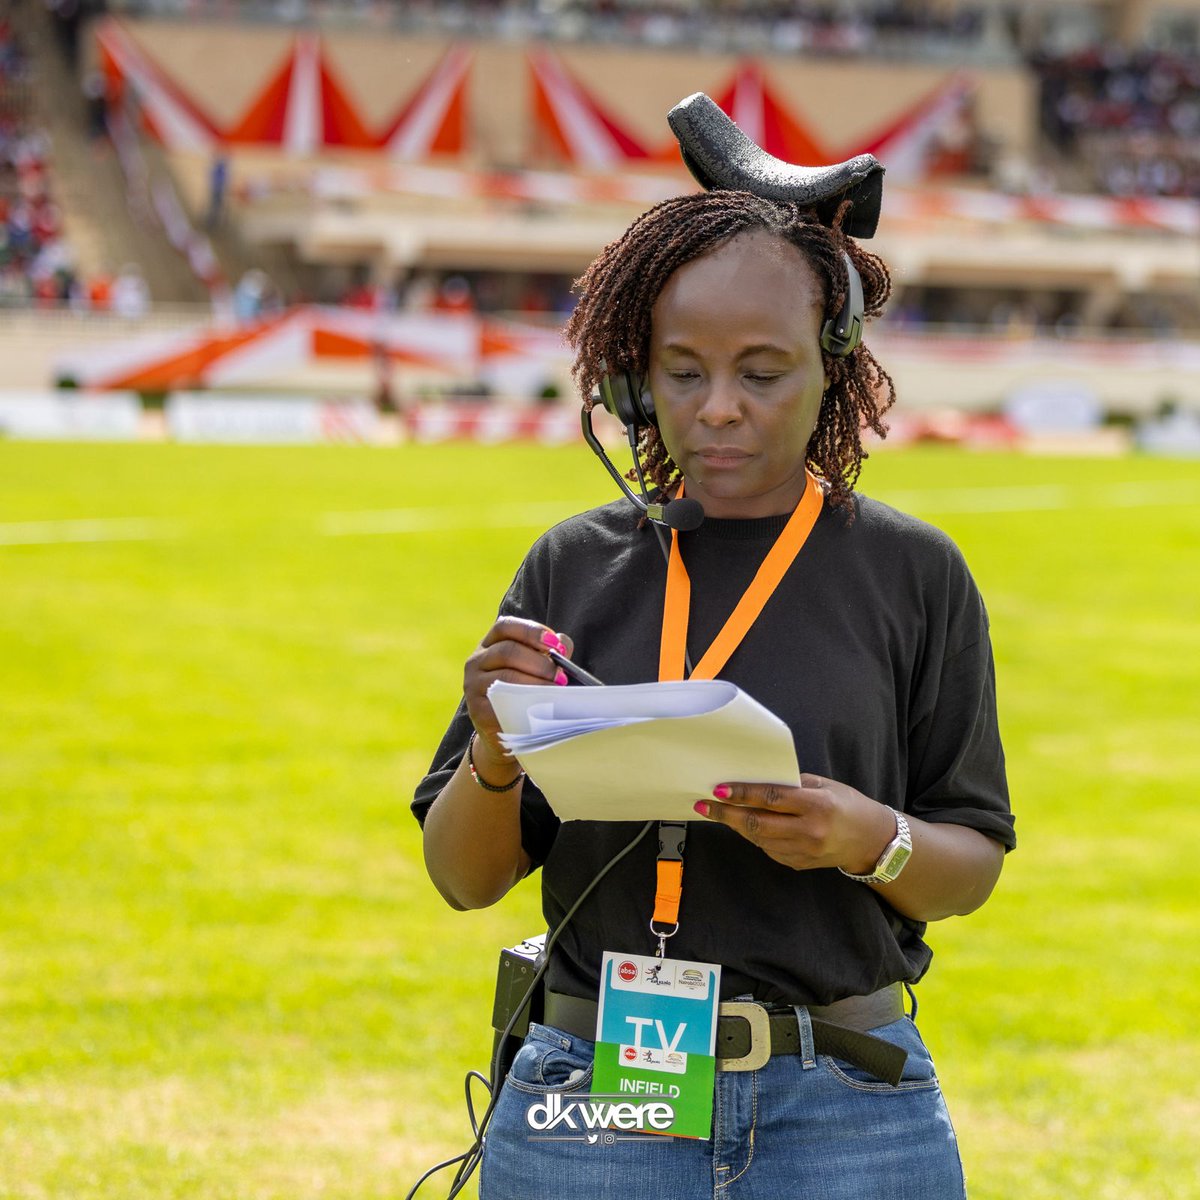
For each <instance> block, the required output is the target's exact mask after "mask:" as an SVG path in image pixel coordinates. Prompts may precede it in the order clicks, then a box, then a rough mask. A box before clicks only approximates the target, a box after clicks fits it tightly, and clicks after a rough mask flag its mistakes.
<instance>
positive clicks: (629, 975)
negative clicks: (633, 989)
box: [617, 962, 638, 983]
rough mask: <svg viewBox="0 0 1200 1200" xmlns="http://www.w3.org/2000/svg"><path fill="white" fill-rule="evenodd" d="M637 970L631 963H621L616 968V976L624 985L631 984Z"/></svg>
mask: <svg viewBox="0 0 1200 1200" xmlns="http://www.w3.org/2000/svg"><path fill="white" fill-rule="evenodd" d="M637 973H638V969H637V967H636V966H635V965H634V964H633V963H631V962H623V963H621V964H620V965H619V966H618V967H617V974H618V975H620V977H621V978H622V979H623V980H625V982H626V983H632V982H633V981H634V980H635V979H636V978H637Z"/></svg>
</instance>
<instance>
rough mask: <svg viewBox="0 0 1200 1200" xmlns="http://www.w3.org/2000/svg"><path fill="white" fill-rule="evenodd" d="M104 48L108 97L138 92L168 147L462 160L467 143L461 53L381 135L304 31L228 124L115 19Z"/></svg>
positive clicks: (102, 30)
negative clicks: (188, 91)
mask: <svg viewBox="0 0 1200 1200" xmlns="http://www.w3.org/2000/svg"><path fill="white" fill-rule="evenodd" d="M96 41H97V45H98V47H99V51H100V61H101V63H102V65H103V68H104V71H105V73H106V75H107V77H108V80H109V89H110V95H120V94H121V93H122V91H123V90H124V89H126V88H128V89H130V90H132V92H133V93H134V94H135V96H136V97H137V100H138V105H139V107H140V109H141V112H142V116H143V119H144V121H145V123H146V125H147V127H148V128H149V130H150V131H151V133H153V135H154V136H155V137H156V138H158V140H159V141H161V142H162V143H163V145H164V146H166V147H167V149H169V150H178V151H185V152H191V153H209V152H211V151H212V150H213V149H214V147H216V146H218V145H256V146H278V147H279V148H280V149H282V150H283V151H285V152H286V153H289V154H293V155H301V156H308V155H313V154H317V153H320V152H321V151H322V150H325V149H330V148H343V149H360V150H382V151H384V152H386V153H387V154H389V155H391V156H392V157H395V158H399V159H403V160H416V159H423V158H427V157H429V156H430V155H432V154H459V153H461V152H462V151H463V149H464V148H465V146H466V120H465V111H466V105H465V92H466V87H467V83H468V75H469V68H470V63H471V55H470V52H469V51H467V50H465V49H464V48H462V47H459V46H452V47H451V48H450V49H449V50H448V51H447V52H446V54H445V55H444V56H443V58H442V59H441V61H440V62H438V63H437V64H436V65H435V66H434V68H433V70H432V71H431V72H430V73H429V74H428V75H427V76H426V77H425V78H424V79H422V80H419V81H418V82H417V85H416V87H415V88H414V90H413V91H412V93H411V94H410V95H409V97H408V98H407V99H406V100H405V102H404V103H403V104H402V105H401V106H400V108H399V110H398V111H396V112H395V113H394V114H393V115H392V116H390V117H389V118H388V119H387V120H385V121H384V122H383V124H382V126H381V127H379V128H377V129H374V130H373V129H371V128H370V127H369V124H368V122H367V121H366V119H365V118H364V117H363V116H362V114H361V113H360V112H359V110H358V107H357V106H356V105H355V103H354V101H353V99H352V98H351V96H350V94H349V93H348V91H347V90H346V88H345V87H344V86H343V84H342V82H341V80H340V79H339V78H338V75H337V72H336V71H335V70H334V67H333V65H332V63H331V62H330V60H329V56H328V55H327V54H326V52H325V46H324V41H323V39H322V38H321V36H320V35H319V34H314V33H300V34H297V36H296V37H295V38H294V39H293V40H292V42H291V44H290V45H289V47H288V49H287V52H286V54H285V56H284V58H283V61H282V62H281V63H280V64H279V65H278V67H277V68H276V69H275V70H274V71H273V72H272V73H271V74H270V75H269V76H268V77H267V79H266V81H265V82H264V83H263V85H262V86H261V87H260V88H259V89H258V91H257V92H256V93H255V94H254V96H253V97H252V98H251V100H250V102H249V103H248V104H247V105H246V107H245V109H244V110H243V111H242V112H241V113H240V114H239V115H238V116H237V117H236V118H235V119H234V120H232V121H230V122H227V123H224V124H222V123H220V122H218V121H216V120H215V119H214V118H213V117H212V116H211V115H210V114H208V113H207V112H205V111H204V107H203V106H202V105H201V104H200V103H199V102H197V101H196V100H195V99H193V98H191V97H189V96H188V95H187V94H186V92H185V90H184V89H183V87H182V85H180V84H179V83H178V82H176V81H174V80H172V79H171V77H170V76H169V74H168V73H167V71H166V70H165V69H164V68H163V67H162V66H161V65H159V64H158V63H156V62H155V61H154V59H153V58H152V56H151V55H150V54H149V53H148V52H147V51H146V50H145V49H144V48H143V47H142V46H140V45H139V44H138V42H137V41H136V40H135V39H134V37H133V36H132V34H131V33H130V32H129V29H128V27H127V26H126V25H124V24H123V23H122V22H121V21H119V20H118V19H117V18H115V17H106V18H104V19H103V20H101V21H99V22H98V23H97V25H96Z"/></svg>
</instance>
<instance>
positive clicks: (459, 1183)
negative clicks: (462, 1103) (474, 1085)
mask: <svg viewBox="0 0 1200 1200" xmlns="http://www.w3.org/2000/svg"><path fill="white" fill-rule="evenodd" d="M654 825H655V822H654V821H647V822H646V823H645V825H643V826H642V828H641V829H640V830H639V831H638V833H637V834H636V835H635V836H634V837H633V839H632V840H631V841H630V842H629V843H628V845H626V846H625V847H623V848H622V849H621V850H618V851H617V853H616V854H614V855H613V856H612V858H610V859H609V860H608V862H606V863H605V864H604V866H603V867H601V868H600V870H599V871H598V872H597V874H596V876H595V878H594V879H593V880H592V881H591V883H589V884H588V885H587V887H586V888H584V889H583V891H582V892H580V894H579V897H578V898H577V899H576V901H575V903H574V904H572V905H571V907H570V908H569V909H568V910H567V913H566V915H565V916H564V917H563V919H562V920H561V921H559V923H558V926H557V927H556V928H555V930H554V931H553V933H551V934H550V936H549V937H548V938H547V939H546V947H545V949H544V950H543V951H542V962H541V965H540V966H539V967H538V969H537V970H536V971H535V972H534V975H533V978H532V979H531V980H530V981H529V986H528V987H527V988H526V989H525V994H524V995H523V996H522V997H521V999H520V1001H519V1002H518V1003H517V1004H516V1005H515V1006H514V1008H513V1013H512V1016H511V1017H509V1019H508V1024H507V1025H505V1027H504V1032H503V1033H501V1035H500V1037H499V1039H498V1040H497V1042H496V1050H495V1053H494V1054H493V1055H492V1061H491V1070H490V1074H491V1077H492V1082H491V1085H490V1086H489V1089H488V1090H489V1092H490V1093H491V1095H490V1099H489V1100H488V1106H487V1108H486V1109H484V1112H483V1116H482V1117H481V1118H480V1119H479V1123H478V1125H476V1124H475V1111H474V1106H473V1104H472V1101H471V1095H470V1088H471V1078H472V1077H473V1076H475V1077H478V1078H480V1079H483V1075H482V1073H481V1072H479V1071H469V1072H468V1073H467V1081H466V1086H467V1113H468V1115H469V1118H470V1121H471V1129H472V1132H473V1133H474V1134H475V1141H474V1142H473V1143H472V1144H471V1146H470V1147H469V1148H468V1149H466V1150H465V1151H463V1153H462V1154H456V1155H455V1156H454V1157H453V1158H448V1159H446V1161H445V1162H440V1163H438V1165H437V1166H436V1167H430V1169H429V1170H428V1171H426V1172H425V1174H424V1175H422V1176H421V1178H420V1179H418V1180H417V1182H416V1183H415V1184H413V1186H412V1188H411V1190H410V1191H409V1192H408V1193H407V1194H406V1195H405V1197H404V1200H413V1197H414V1196H415V1195H416V1194H417V1190H418V1189H419V1188H420V1186H421V1185H422V1184H423V1183H424V1182H425V1180H427V1179H428V1178H429V1177H430V1176H432V1175H436V1174H437V1172H438V1171H442V1170H444V1169H445V1168H446V1167H452V1166H453V1165H454V1164H455V1163H459V1164H460V1166H459V1168H458V1170H457V1171H456V1172H455V1174H454V1180H453V1182H452V1183H451V1185H450V1191H449V1192H448V1193H447V1194H446V1200H453V1197H455V1196H457V1195H458V1193H459V1192H461V1191H462V1189H463V1188H464V1187H466V1185H467V1181H468V1180H469V1179H470V1178H471V1176H472V1175H473V1174H474V1173H475V1168H476V1167H478V1166H479V1163H480V1161H481V1160H482V1158H483V1139H484V1136H485V1134H486V1133H487V1127H488V1123H489V1122H490V1121H491V1119H492V1113H493V1112H495V1110H496V1104H497V1102H498V1101H499V1099H500V1089H501V1087H502V1086H503V1082H504V1081H503V1080H501V1079H497V1078H496V1077H497V1075H498V1074H499V1072H500V1059H501V1055H502V1054H503V1053H504V1046H505V1044H506V1043H507V1042H508V1039H509V1038H510V1037H511V1036H512V1031H513V1028H514V1027H515V1026H516V1023H517V1018H518V1017H520V1015H521V1013H522V1011H523V1010H524V1008H525V1005H526V1004H528V1003H529V998H530V997H531V996H532V995H533V993H534V991H535V989H536V988H537V987H538V985H539V984H540V983H541V982H542V979H543V978H544V977H545V974H546V971H547V969H548V968H549V966H550V954H551V952H552V951H553V949H554V947H555V945H556V944H557V942H558V939H559V937H561V936H562V933H563V931H564V930H565V929H566V927H567V926H568V925H569V924H570V922H571V919H572V918H573V917H574V916H575V914H576V913H577V912H578V911H579V908H580V906H581V905H582V904H583V902H584V901H585V900H586V899H587V898H588V897H589V896H590V895H591V894H592V892H594V891H595V890H596V888H597V887H598V886H599V885H600V882H601V881H602V880H603V879H604V878H605V876H606V875H608V873H609V872H610V871H611V870H612V869H613V868H614V867H615V866H616V865H617V864H618V863H619V862H620V861H621V860H622V859H623V858H624V857H625V856H626V855H627V854H630V853H632V851H633V850H634V848H635V847H636V846H637V845H638V844H639V843H640V842H641V841H642V839H643V838H644V837H645V836H646V835H647V834H648V833H649V832H650V830H651V828H652V827H653V826H654ZM485 1082H487V1081H486V1080H485Z"/></svg>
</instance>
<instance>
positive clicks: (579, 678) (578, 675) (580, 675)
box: [546, 650, 604, 687]
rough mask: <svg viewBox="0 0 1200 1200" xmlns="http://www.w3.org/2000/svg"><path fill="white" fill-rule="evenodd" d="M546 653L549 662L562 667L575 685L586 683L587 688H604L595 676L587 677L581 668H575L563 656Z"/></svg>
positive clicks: (554, 652)
mask: <svg viewBox="0 0 1200 1200" xmlns="http://www.w3.org/2000/svg"><path fill="white" fill-rule="evenodd" d="M546 653H547V654H549V655H550V661H551V662H553V663H556V664H557V665H558V666H560V667H562V669H563V670H564V671H566V673H567V674H568V675H570V676H571V678H572V679H574V680H575V682H576V683H586V684H587V685H588V687H603V686H604V684H602V683H601V682H600V680H599V679H597V678H596V677H595V675H589V674H588V673H587V671H585V670H584V669H583V668H582V667H577V666H576V665H575V664H574V663H573V662H572V661H571V660H570V659H569V658H567V657H566V656H565V655H562V654H559V652H558V651H557V650H547V651H546Z"/></svg>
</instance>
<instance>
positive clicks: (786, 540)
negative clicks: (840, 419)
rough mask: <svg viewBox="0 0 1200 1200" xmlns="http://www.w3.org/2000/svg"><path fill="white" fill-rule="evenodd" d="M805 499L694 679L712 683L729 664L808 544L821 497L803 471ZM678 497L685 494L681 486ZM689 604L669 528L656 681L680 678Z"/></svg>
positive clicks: (818, 488) (685, 577)
mask: <svg viewBox="0 0 1200 1200" xmlns="http://www.w3.org/2000/svg"><path fill="white" fill-rule="evenodd" d="M805 475H806V483H805V488H804V495H803V496H801V498H800V503H799V504H797V505H796V511H795V512H793V513H792V515H791V516H790V517H789V518H788V523H787V524H786V525H785V526H784V527H783V532H782V533H781V534H780V535H779V536H778V537H777V538H776V539H775V544H774V545H773V546H772V547H771V549H770V551H769V552H768V554H767V557H766V558H764V559H763V561H762V566H760V567H759V568H758V572H757V574H756V575H755V576H754V578H753V579H752V580H751V581H750V586H749V587H748V588H747V589H746V590H745V592H743V593H742V598H741V599H740V600H739V601H738V603H737V607H736V608H735V609H734V610H733V612H731V613H730V614H729V619H728V620H727V621H726V622H725V624H724V625H723V626H722V627H721V632H720V633H718V634H717V636H716V637H715V638H714V639H713V644H712V645H711V646H709V648H708V649H707V650H706V651H705V653H704V657H703V658H701V660H700V661H699V662H698V663H697V664H696V668H695V670H694V671H693V672H692V674H691V678H692V679H715V678H716V677H717V675H719V674H720V672H721V670H722V668H723V667H724V666H725V664H726V663H727V662H728V661H729V657H730V655H731V654H733V652H734V651H735V650H736V649H737V648H738V646H740V645H741V642H742V638H744V637H745V636H746V634H747V632H748V631H749V629H750V626H751V625H753V624H754V622H755V621H756V620H757V619H758V614H759V613H760V612H762V610H763V607H764V605H765V604H766V603H767V601H768V600H769V599H770V598H771V595H772V593H773V592H774V591H775V589H776V588H777V587H778V586H779V582H780V580H781V579H783V577H784V576H785V575H786V574H787V571H788V568H789V567H790V566H791V565H792V563H793V562H794V561H795V559H796V555H797V554H799V553H800V548H801V547H802V546H803V545H804V543H805V542H806V541H807V540H808V535H809V534H810V533H811V532H812V528H813V526H814V525H815V524H816V523H817V518H818V517H819V516H820V515H821V508H822V505H823V504H824V494H823V492H822V491H821V485H820V484H819V483H818V482H817V480H816V478H815V477H814V476H813V474H812V472H810V471H806V472H805ZM679 495H680V496H682V495H683V485H682V484H681V485H680V488H679ZM691 603H692V581H691V580H690V579H689V578H688V573H687V567H685V566H684V565H683V556H682V555H681V554H680V553H679V532H678V530H675V529H672V530H671V558H670V561H669V562H668V564H667V596H666V601H665V602H664V604H663V623H662V641H661V643H660V645H659V654H658V678H659V680H660V681H663V680H668V679H682V678H683V668H684V659H685V652H686V650H687V631H688V615H689V611H690V609H691Z"/></svg>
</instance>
